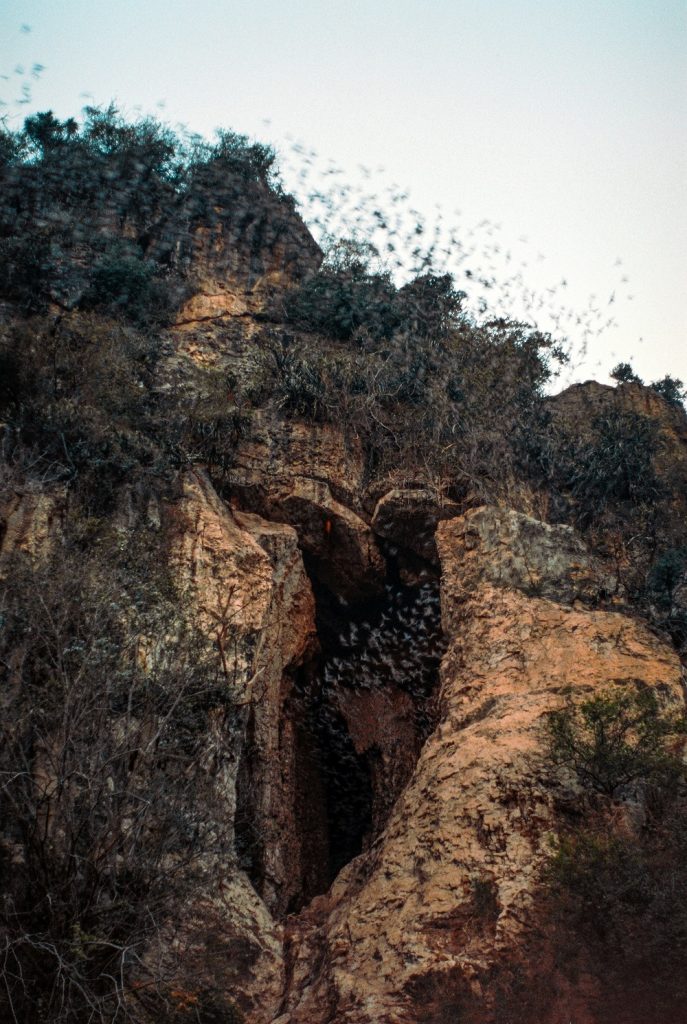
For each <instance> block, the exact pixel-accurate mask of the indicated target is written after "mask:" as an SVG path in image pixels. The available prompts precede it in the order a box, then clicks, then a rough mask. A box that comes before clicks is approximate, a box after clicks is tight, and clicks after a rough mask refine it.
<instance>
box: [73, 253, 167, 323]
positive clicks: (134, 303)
mask: <svg viewBox="0 0 687 1024" xmlns="http://www.w3.org/2000/svg"><path fill="white" fill-rule="evenodd" d="M158 272H159V268H158V267H157V266H156V264H155V263H153V262H152V261H149V260H145V259H143V257H142V255H141V254H140V253H139V252H136V251H135V250H131V249H127V247H125V246H123V245H121V244H116V245H114V246H112V247H111V249H110V251H109V252H107V253H106V254H105V255H104V256H103V257H102V258H101V259H100V260H98V261H97V262H96V264H95V266H94V268H93V274H92V276H91V284H90V287H89V288H88V289H87V291H86V292H85V293H84V295H83V297H82V299H81V302H80V305H81V307H82V308H84V309H101V310H103V311H104V312H107V313H109V314H110V315H117V314H118V313H121V314H123V315H124V316H125V317H126V318H127V319H128V320H131V321H132V322H133V323H136V324H139V325H141V326H145V325H148V326H152V325H153V324H161V323H163V322H164V321H165V320H166V319H168V317H169V315H170V314H171V311H172V299H171V295H170V292H169V290H168V289H167V288H166V287H165V283H164V281H161V280H159V279H156V274H157V273H158Z"/></svg>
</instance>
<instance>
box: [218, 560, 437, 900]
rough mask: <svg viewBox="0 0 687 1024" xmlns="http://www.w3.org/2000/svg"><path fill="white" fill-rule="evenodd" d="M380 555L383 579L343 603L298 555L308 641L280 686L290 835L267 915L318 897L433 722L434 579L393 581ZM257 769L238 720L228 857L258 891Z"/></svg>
mask: <svg viewBox="0 0 687 1024" xmlns="http://www.w3.org/2000/svg"><path fill="white" fill-rule="evenodd" d="M386 554H387V567H388V569H387V580H386V584H385V586H384V587H383V588H382V589H381V590H380V592H378V593H375V594H374V595H372V596H370V597H368V598H367V599H366V600H361V601H358V602H355V603H353V602H349V601H347V600H344V599H343V598H341V597H339V596H337V595H336V594H335V593H334V592H333V591H332V590H331V589H329V588H328V587H327V586H326V585H325V584H324V583H322V582H321V581H320V580H318V577H317V575H316V573H315V572H314V571H313V567H312V566H309V565H308V561H307V558H306V560H305V561H306V568H307V569H308V570H309V573H310V578H311V583H312V586H313V592H314V595H315V604H316V627H317V634H318V641H319V648H318V652H317V655H316V656H315V657H314V658H313V660H312V661H310V662H309V663H307V664H305V665H303V666H301V667H300V668H299V669H297V670H296V672H295V673H294V675H293V676H292V677H291V679H290V680H288V681H287V683H286V686H285V701H284V705H283V709H282V722H281V725H280V732H281V734H282V735H281V736H280V744H281V741H282V739H283V744H282V745H281V752H282V753H281V757H282V763H281V771H282V778H283V780H284V783H285V790H284V792H285V793H288V794H289V796H288V800H289V801H291V800H292V801H293V803H292V805H291V806H290V810H289V811H288V814H287V816H286V817H288V818H289V819H290V820H291V822H292V828H291V830H290V831H292V832H293V835H291V834H290V835H288V836H286V837H284V848H283V849H282V854H283V856H284V857H285V858H286V859H285V861H284V863H287V864H288V869H287V875H288V878H285V880H284V881H283V882H282V883H280V884H281V885H282V889H281V895H280V896H278V897H276V898H275V899H272V900H271V901H270V903H269V905H270V908H271V909H273V910H274V911H275V912H276V913H277V914H278V915H279V916H282V915H283V914H291V913H297V912H299V911H300V910H301V909H302V908H303V907H304V906H305V905H307V904H308V903H309V902H310V901H311V900H312V899H313V898H314V897H315V896H317V895H319V894H321V893H324V892H326V891H327V890H328V889H329V887H330V886H331V884H332V882H333V881H334V879H335V878H336V876H337V875H338V874H339V872H340V871H341V870H342V868H344V867H345V866H346V865H347V864H348V863H349V862H350V861H351V860H353V859H354V858H355V857H357V856H358V855H359V854H361V853H363V852H364V851H365V850H366V849H368V847H369V846H370V844H371V843H372V842H373V841H374V839H375V838H376V837H377V835H379V834H380V832H381V831H382V829H383V828H384V825H385V824H386V821H387V820H388V817H389V815H390V814H391V812H392V810H393V807H394V805H395V803H396V800H397V799H398V797H399V796H400V794H401V792H402V791H403V789H404V787H405V785H406V784H407V782H408V781H409V779H410V777H411V775H412V772H413V769H414V767H415V764H416V763H417V759H418V757H419V754H420V751H421V749H422V745H423V743H424V741H425V739H426V738H427V736H428V735H429V734H430V733H431V731H432V729H433V727H434V724H435V721H436V705H437V689H438V687H437V683H438V677H439V664H440V660H441V657H442V655H443V653H444V649H445V644H444V639H443V634H442V631H441V616H440V609H439V583H438V579H437V578H436V573H434V574H432V573H431V572H429V571H427V572H424V573H423V574H422V576H421V577H420V578H415V579H414V580H413V581H412V582H404V581H403V579H402V578H401V575H400V573H399V572H398V571H396V563H395V561H394V557H393V552H391V553H389V552H387V553H386ZM259 771H260V757H259V753H258V751H257V749H256V746H255V737H254V736H252V733H251V720H249V722H248V726H247V729H246V743H245V745H244V750H243V754H242V757H241V761H240V766H239V778H238V785H237V813H236V852H237V855H238V859H239V863H240V864H241V866H242V867H243V868H244V870H245V871H246V872H247V874H248V876H249V877H250V879H251V881H252V883H253V885H254V887H255V889H256V891H257V892H258V893H259V894H261V895H265V894H266V892H267V889H268V888H269V884H268V883H267V873H268V868H267V864H268V861H269V851H268V850H267V849H266V848H265V836H264V834H261V829H260V827H259V826H258V824H256V822H257V813H256V809H255V807H254V803H253V801H254V800H255V799H256V794H258V793H259V787H258V788H257V789H256V786H255V780H256V778H257V777H258V775H259ZM286 817H285V820H286ZM287 831H288V829H287ZM263 832H264V830H263Z"/></svg>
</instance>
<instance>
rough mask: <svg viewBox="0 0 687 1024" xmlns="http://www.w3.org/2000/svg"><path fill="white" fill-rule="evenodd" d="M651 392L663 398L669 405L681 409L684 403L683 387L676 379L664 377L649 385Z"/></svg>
mask: <svg viewBox="0 0 687 1024" xmlns="http://www.w3.org/2000/svg"><path fill="white" fill-rule="evenodd" d="M649 386H650V387H651V388H652V390H653V391H655V392H656V393H657V394H659V395H660V396H661V397H662V398H665V400H666V402H668V403H669V404H670V405H677V406H678V407H680V408H682V406H683V405H684V402H685V386H684V384H683V383H682V381H681V380H679V379H678V378H677V377H670V376H665V377H664V378H663V379H662V380H655V381H654V382H653V384H650V385H649Z"/></svg>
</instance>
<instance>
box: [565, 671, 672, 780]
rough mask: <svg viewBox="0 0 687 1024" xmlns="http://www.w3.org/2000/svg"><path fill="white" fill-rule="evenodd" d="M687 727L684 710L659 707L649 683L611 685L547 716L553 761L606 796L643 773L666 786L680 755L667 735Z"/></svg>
mask: <svg viewBox="0 0 687 1024" xmlns="http://www.w3.org/2000/svg"><path fill="white" fill-rule="evenodd" d="M684 731H685V719H684V716H682V717H681V716H678V715H675V714H671V713H668V712H665V711H661V709H660V707H659V704H658V701H657V699H656V695H655V693H654V692H653V690H651V689H649V688H648V687H642V688H641V689H639V690H637V691H636V692H626V691H621V692H615V691H608V692H606V693H603V694H600V695H598V696H596V697H592V698H591V699H590V700H587V701H584V702H583V703H582V704H580V705H579V707H576V706H574V705H572V704H569V705H568V706H567V707H565V708H563V709H562V710H559V711H553V712H551V714H549V716H548V717H547V720H546V732H547V745H548V755H549V758H550V761H551V763H552V764H553V765H555V766H556V767H559V768H560V767H563V768H568V769H570V770H572V771H573V772H574V774H575V775H576V776H577V779H578V781H579V782H580V784H581V785H582V786H584V787H585V788H587V789H591V790H593V791H595V792H597V793H602V794H604V795H606V796H613V794H614V793H615V792H616V790H617V789H618V787H619V786H622V785H625V784H627V783H630V782H636V781H638V780H640V779H641V780H643V781H644V782H646V783H647V784H653V785H659V786H665V785H667V784H668V783H669V782H670V781H671V780H674V779H675V778H677V776H678V775H679V772H680V759H679V757H678V756H677V755H676V754H675V753H674V752H673V751H672V750H671V749H670V747H669V745H668V743H667V737H669V736H670V735H672V734H675V733H676V732H684Z"/></svg>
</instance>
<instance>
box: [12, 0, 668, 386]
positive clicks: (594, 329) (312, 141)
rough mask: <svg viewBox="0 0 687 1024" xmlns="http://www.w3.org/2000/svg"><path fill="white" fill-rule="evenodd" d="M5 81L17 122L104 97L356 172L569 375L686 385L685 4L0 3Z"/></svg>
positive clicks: (442, 0)
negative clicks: (412, 218)
mask: <svg viewBox="0 0 687 1024" xmlns="http://www.w3.org/2000/svg"><path fill="white" fill-rule="evenodd" d="M28 29H30V31H29V30H28ZM34 64H40V65H43V66H44V70H43V71H42V72H41V74H40V76H39V77H38V79H37V80H33V79H32V78H31V75H30V69H31V67H32V66H33V65H34ZM0 73H3V74H6V75H8V76H9V77H8V79H7V80H4V81H0V98H2V99H3V100H5V101H6V103H7V106H6V107H5V108H4V109H5V112H6V114H7V116H8V117H9V119H10V123H11V124H14V125H16V126H18V125H19V124H20V123H21V118H23V117H24V116H26V115H27V114H28V113H31V112H33V111H36V110H45V109H52V110H53V111H54V112H55V113H56V114H58V115H59V116H61V117H66V116H68V115H73V114H75V113H76V114H78V112H79V111H80V110H81V108H82V107H83V106H84V105H85V104H87V103H95V104H107V103H108V102H110V101H111V100H115V101H116V102H117V103H118V104H119V106H120V107H121V109H122V110H123V112H125V113H127V114H129V115H132V116H134V115H135V114H136V113H137V112H138V111H140V112H142V113H144V114H149V113H153V114H155V115H156V116H158V117H160V118H161V119H163V120H165V121H168V122H169V123H171V124H172V125H177V124H184V125H186V126H187V127H188V128H189V129H191V130H193V131H196V132H199V133H202V134H206V135H211V134H212V133H213V131H214V130H215V129H216V128H218V127H228V128H232V129H234V130H235V131H239V132H242V133H246V134H248V135H251V136H253V137H256V138H259V139H261V140H264V141H269V142H271V143H273V144H275V145H276V146H277V148H278V149H280V150H281V151H282V152H283V153H284V154H285V160H286V159H291V160H292V159H293V153H292V145H293V142H292V141H291V140H294V139H295V140H299V141H302V142H303V143H304V144H305V145H306V147H307V148H308V149H312V150H314V151H316V153H317V154H318V157H317V160H319V161H322V162H325V161H327V160H332V161H334V163H335V164H336V165H337V166H338V167H341V168H343V169H344V172H345V174H347V175H349V178H347V179H346V180H351V181H360V180H361V178H360V173H361V172H360V171H359V170H358V168H359V165H361V164H362V165H365V167H368V168H372V169H373V172H372V176H371V177H370V176H368V177H367V178H365V179H364V181H363V186H364V187H369V188H371V187H372V186H371V185H370V181H372V183H373V185H374V191H375V192H377V191H379V190H380V189H382V188H383V187H384V184H385V183H387V184H388V183H398V185H399V186H400V187H401V188H403V189H405V190H407V192H408V193H409V194H410V196H411V201H412V205H413V207H414V208H416V209H418V210H419V211H421V213H422V214H423V215H424V217H425V218H426V219H427V220H428V221H429V222H431V221H432V218H433V217H438V216H440V215H441V216H442V217H443V218H444V220H443V223H444V224H449V223H451V225H452V226H453V224H454V223H455V225H457V228H456V233H457V234H458V236H459V237H460V238H462V239H463V241H464V246H465V247H466V249H465V250H464V252H466V253H467V255H466V262H464V263H463V264H461V265H460V266H457V267H456V273H457V280H458V283H459V284H460V285H461V286H462V285H463V284H466V282H465V281H461V280H460V275H461V274H462V273H464V270H465V269H466V267H468V266H473V264H476V265H477V266H478V268H479V269H483V268H482V264H483V265H484V267H485V268H486V267H488V268H489V274H491V269H492V268H493V276H494V278H495V279H496V280H497V282H502V286H501V287H499V285H498V284H497V285H496V286H495V287H494V289H493V293H496V292H498V295H499V297H498V299H494V301H495V302H496V304H497V305H498V303H499V302H500V303H501V305H502V306H504V307H507V308H510V310H511V312H512V313H513V315H516V316H525V315H528V313H529V314H531V315H530V319H535V318H536V319H537V322H538V323H539V325H540V326H541V327H543V328H544V329H552V330H553V329H555V330H562V331H564V332H565V333H566V334H567V335H568V336H569V337H570V341H571V345H572V348H573V352H576V353H577V357H576V359H575V360H574V368H573V370H572V371H570V372H571V374H572V376H573V377H574V379H587V378H589V377H595V378H596V379H598V380H607V379H608V376H607V375H608V372H609V370H610V369H611V368H612V367H613V366H614V365H615V364H616V363H617V362H619V361H631V362H632V364H633V367H634V369H635V370H636V372H638V373H639V374H640V375H641V376H642V377H644V378H645V379H646V380H654V379H657V378H659V377H663V376H664V375H665V374H671V375H674V376H678V377H681V378H682V379H683V380H685V381H687V343H686V342H687V330H686V329H685V328H686V327H687V322H686V321H687V314H686V308H687V304H686V303H685V296H686V295H687V270H686V269H685V268H686V267H687V259H686V257H687V204H686V203H685V196H684V191H685V190H684V184H683V183H684V182H687V0H593V2H592V0H564V2H563V0H386V2H379V0H345V2H342V0H250V2H244V0H194V2H193V3H191V2H180V0H146V2H145V3H142V2H141V0H136V2H133V0H117V2H115V3H113V2H112V0H107V2H103V0H21V2H19V0H1V2H0ZM23 84H30V87H31V92H30V99H29V102H27V103H24V104H18V103H17V102H16V100H17V99H19V98H21V87H22V85H23ZM289 181H290V179H289V177H288V174H287V183H288V182H289ZM294 181H295V179H294ZM361 187H362V186H361ZM438 207H440V208H441V213H439V210H438ZM456 211H460V212H459V213H458V212H456ZM452 218H453V220H452ZM506 256H508V259H506ZM514 268H515V269H514ZM484 273H487V269H484ZM523 294H524V297H523ZM492 298H493V295H492ZM578 321H579V322H578ZM585 329H587V331H588V333H587V334H586V335H585ZM585 340H586V341H587V342H588V348H587V351H586V355H582V349H583V342H584V341H585Z"/></svg>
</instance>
